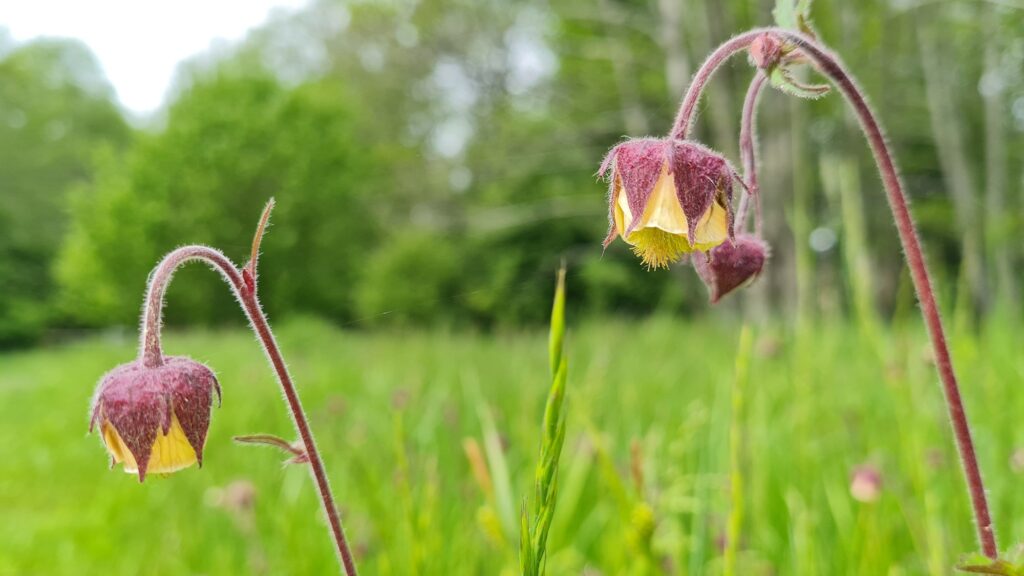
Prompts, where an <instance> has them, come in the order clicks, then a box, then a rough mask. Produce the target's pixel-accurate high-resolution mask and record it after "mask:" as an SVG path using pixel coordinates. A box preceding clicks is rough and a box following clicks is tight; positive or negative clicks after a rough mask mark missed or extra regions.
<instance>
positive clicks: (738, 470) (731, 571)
mask: <svg viewBox="0 0 1024 576" xmlns="http://www.w3.org/2000/svg"><path fill="white" fill-rule="evenodd" d="M752 348H753V344H752V337H751V334H750V327H749V326H744V327H743V330H741V331H740V343H739V349H738V350H737V352H736V373H735V377H734V378H733V382H732V417H731V418H730V420H729V501H730V507H729V525H728V528H727V531H726V542H725V566H724V568H723V570H722V574H723V576H735V574H736V552H737V551H738V550H739V543H740V532H741V531H742V528H743V446H744V444H745V441H744V434H743V432H744V424H743V423H744V421H745V419H744V406H745V404H746V393H747V392H746V390H747V383H748V381H749V380H750V356H751V349H752Z"/></svg>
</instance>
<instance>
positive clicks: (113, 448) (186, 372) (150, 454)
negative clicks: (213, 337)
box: [89, 356, 220, 482]
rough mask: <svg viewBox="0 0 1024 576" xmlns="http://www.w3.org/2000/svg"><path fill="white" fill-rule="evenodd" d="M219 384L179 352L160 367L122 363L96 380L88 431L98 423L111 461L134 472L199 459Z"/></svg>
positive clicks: (158, 469)
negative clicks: (214, 395)
mask: <svg viewBox="0 0 1024 576" xmlns="http://www.w3.org/2000/svg"><path fill="white" fill-rule="evenodd" d="M214 392H216V394H217V401H218V403H219V402H220V384H219V383H218V382H217V378H216V376H214V374H213V372H212V371H211V370H210V369H209V368H207V367H206V366H203V365H202V364H200V363H198V362H195V361H193V360H190V359H188V358H184V357H180V356H169V357H165V358H164V359H163V363H162V364H161V365H160V366H156V367H148V366H144V365H143V363H142V362H141V361H135V362H130V363H128V364H122V365H120V366H118V367H117V368H114V369H113V370H111V371H110V372H108V373H107V374H106V375H105V376H103V378H102V379H101V380H100V383H99V385H98V386H97V388H96V393H95V395H94V396H93V401H92V411H91V417H90V419H89V431H90V432H92V431H93V429H94V428H95V426H96V425H97V424H99V428H100V435H101V436H102V438H103V443H104V445H105V446H106V448H107V452H109V453H110V457H111V466H113V465H114V464H115V463H121V464H122V465H123V467H124V471H125V472H127V473H129V474H136V473H137V474H138V475H139V481H140V482H142V481H143V480H145V478H146V474H147V473H157V474H168V473H171V472H175V471H177V470H181V469H183V468H187V467H189V466H191V465H192V464H196V463H198V464H199V465H200V466H202V464H203V446H205V444H206V432H207V429H208V428H209V427H210V408H211V406H212V404H213V394H214Z"/></svg>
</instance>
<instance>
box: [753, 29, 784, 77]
mask: <svg viewBox="0 0 1024 576" xmlns="http://www.w3.org/2000/svg"><path fill="white" fill-rule="evenodd" d="M750 59H751V60H752V61H753V62H754V65H755V66H757V67H758V68H760V69H761V70H771V69H772V68H774V67H775V66H777V65H778V64H779V61H780V60H781V59H782V42H780V41H779V39H778V38H776V37H775V36H773V35H772V34H762V35H760V36H758V37H757V38H755V39H754V41H753V42H751V43H750Z"/></svg>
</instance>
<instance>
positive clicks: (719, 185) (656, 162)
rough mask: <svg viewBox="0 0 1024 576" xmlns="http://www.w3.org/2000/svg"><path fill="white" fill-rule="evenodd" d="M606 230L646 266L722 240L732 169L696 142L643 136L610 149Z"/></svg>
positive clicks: (608, 240)
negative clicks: (619, 237) (608, 222)
mask: <svg viewBox="0 0 1024 576" xmlns="http://www.w3.org/2000/svg"><path fill="white" fill-rule="evenodd" d="M609 170H610V171H611V173H610V177H609V187H610V191H609V206H608V209H609V220H610V229H609V231H608V237H607V238H605V241H604V245H605V246H606V247H607V246H608V245H609V244H610V243H611V242H612V240H614V239H615V237H616V236H621V237H622V239H623V240H625V241H626V243H628V244H629V245H631V246H632V247H633V252H634V253H635V254H636V255H637V256H639V257H640V258H641V259H643V261H644V264H646V265H647V266H648V267H650V268H663V267H667V266H668V265H669V263H671V262H674V261H676V260H678V259H679V258H680V257H681V256H683V255H684V254H686V253H688V252H691V251H693V250H701V251H707V250H710V249H711V248H714V247H715V246H717V245H719V244H721V243H722V242H723V241H724V240H725V239H726V238H728V237H729V235H730V231H731V230H732V218H733V215H732V193H733V187H732V186H733V178H734V176H735V174H736V172H735V170H733V168H732V167H731V166H730V165H729V162H728V161H727V160H726V159H725V158H723V157H722V156H721V155H720V154H717V153H715V152H713V151H711V150H709V149H708V148H706V147H704V146H701V145H700V144H696V143H694V142H689V141H682V140H663V139H653V138H642V139H635V140H628V141H626V142H623V143H622V144H619V145H618V146H616V147H615V148H612V150H611V151H610V152H609V153H608V156H606V157H605V160H604V162H603V163H602V165H601V170H600V175H601V176H604V174H605V173H606V172H607V171H609Z"/></svg>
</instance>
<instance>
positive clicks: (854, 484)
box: [850, 464, 882, 503]
mask: <svg viewBox="0 0 1024 576" xmlns="http://www.w3.org/2000/svg"><path fill="white" fill-rule="evenodd" d="M881 495H882V473H881V472H879V470H878V468H875V467H874V466H871V465H870V464H863V465H861V466H858V467H857V468H855V469H854V471H853V473H852V474H850V496H852V497H853V499H854V500H856V501H858V502H864V503H870V502H875V501H876V500H878V499H879V497H881Z"/></svg>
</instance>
